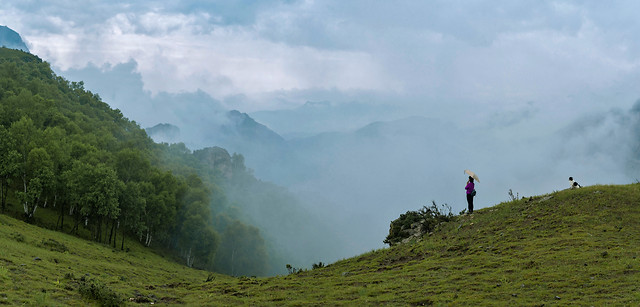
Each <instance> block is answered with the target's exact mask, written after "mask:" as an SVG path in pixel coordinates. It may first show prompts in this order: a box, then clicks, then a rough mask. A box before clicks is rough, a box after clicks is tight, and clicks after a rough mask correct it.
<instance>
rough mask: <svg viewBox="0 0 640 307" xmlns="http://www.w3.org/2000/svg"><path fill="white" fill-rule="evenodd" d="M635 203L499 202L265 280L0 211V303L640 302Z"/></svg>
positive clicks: (586, 193)
mask: <svg viewBox="0 0 640 307" xmlns="http://www.w3.org/2000/svg"><path fill="white" fill-rule="evenodd" d="M638 200H640V184H632V185H625V186H592V187H587V188H583V189H579V190H565V191H560V192H554V193H552V194H548V195H543V196H537V197H532V198H528V199H521V200H516V201H511V202H506V203H502V204H499V205H496V206H493V207H489V208H484V209H480V210H477V211H476V213H474V215H471V216H459V217H457V218H456V219H455V220H454V221H452V222H449V223H446V224H443V225H441V226H440V228H439V229H438V230H436V231H435V232H434V233H433V234H430V235H427V236H425V237H424V238H423V239H422V240H420V241H419V242H413V243H408V244H401V245H397V246H394V247H391V248H386V249H381V250H377V251H372V252H369V253H366V254H363V255H360V256H357V257H353V258H350V259H345V260H342V261H338V262H336V263H333V264H330V265H328V266H326V267H322V268H318V269H313V270H309V271H303V272H299V273H295V274H290V275H287V276H279V277H270V278H247V277H240V278H231V277H227V276H223V275H208V274H207V273H206V272H203V271H196V270H191V269H187V268H185V267H180V266H178V265H176V264H172V263H165V262H164V260H163V259H160V258H158V257H157V256H156V255H154V254H153V253H151V252H150V251H149V250H148V249H144V248H140V247H139V246H137V245H135V244H133V245H132V250H131V251H130V252H127V253H125V252H120V251H117V250H112V249H111V248H109V247H106V246H105V245H102V244H96V243H93V242H88V241H84V240H79V239H77V238H75V237H72V236H69V235H66V234H61V233H58V232H52V231H48V230H45V229H42V228H38V227H35V226H32V225H28V224H25V223H23V222H21V221H17V220H14V219H11V218H8V217H6V216H2V215H0V244H1V246H3V254H2V256H0V281H2V282H0V293H1V294H2V295H0V300H2V302H3V303H6V304H23V303H24V304H40V305H56V304H69V305H78V304H86V303H87V302H89V301H91V300H92V299H91V298H90V297H89V296H87V295H85V296H82V295H81V294H80V289H81V287H82V285H83V284H86V283H87V280H90V281H91V282H92V283H94V284H96V285H98V286H99V287H97V288H100V289H108V290H109V291H110V292H109V291H103V292H108V293H111V297H116V298H117V299H118V300H121V301H125V300H127V301H129V300H132V301H137V302H156V303H172V304H181V303H183V304H190V305H239V304H243V305H258V306H269V305H271V306H282V305H332V306H336V305H337V306H340V305H350V306H353V305H380V304H390V305H414V306H420V305H460V306H469V305H480V306H496V305H497V306H534V305H535V306H542V305H556V304H559V305H587V306H606V305H618V306H625V305H626V306H629V305H638V304H639V303H640V294H639V293H638V284H639V282H640V258H638V256H639V255H640V246H639V245H638V244H637V238H639V237H640V206H638V204H639V201H638ZM65 248H66V250H65ZM87 260H89V261H87ZM320 266H322V265H320ZM141 268H144V269H141ZM207 277H208V278H207ZM83 280H84V281H83ZM207 280H208V281H207ZM100 285H102V286H100Z"/></svg>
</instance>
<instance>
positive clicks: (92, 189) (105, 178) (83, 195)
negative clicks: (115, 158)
mask: <svg viewBox="0 0 640 307" xmlns="http://www.w3.org/2000/svg"><path fill="white" fill-rule="evenodd" d="M65 177H66V178H67V184H68V189H69V191H70V198H71V199H72V201H73V202H75V203H76V204H78V206H79V217H81V218H84V219H85V221H89V220H91V224H92V235H93V239H94V240H96V241H102V222H103V220H104V219H105V218H106V219H108V220H115V219H117V218H118V216H119V214H120V208H119V206H118V197H119V193H120V192H121V191H122V190H123V189H124V187H123V186H124V184H123V183H122V181H120V180H118V177H117V176H116V172H115V171H114V170H113V169H111V168H109V167H108V166H107V165H105V164H98V165H95V166H93V165H90V164H87V163H83V162H80V161H76V162H74V164H73V167H72V168H71V170H69V171H68V172H67V173H66V176H65ZM78 224H79V220H78V218H76V225H75V226H74V229H75V230H77V227H78Z"/></svg>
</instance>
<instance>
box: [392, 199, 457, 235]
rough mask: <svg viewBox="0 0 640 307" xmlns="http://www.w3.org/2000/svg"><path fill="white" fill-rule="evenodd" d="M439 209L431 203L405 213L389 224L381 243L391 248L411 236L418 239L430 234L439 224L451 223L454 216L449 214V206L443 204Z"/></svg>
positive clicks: (434, 203)
mask: <svg viewBox="0 0 640 307" xmlns="http://www.w3.org/2000/svg"><path fill="white" fill-rule="evenodd" d="M441 207H442V209H439V208H438V205H436V202H435V201H433V202H432V204H431V206H429V207H427V206H423V207H422V208H421V209H420V210H418V211H407V213H405V214H401V215H400V217H399V218H397V219H396V220H394V221H392V222H391V225H390V227H389V235H388V236H387V238H386V239H385V240H384V241H383V242H384V243H386V244H389V245H390V246H393V245H395V244H398V243H401V242H402V241H403V240H405V239H407V238H409V237H411V236H416V237H418V236H422V235H424V234H426V233H429V232H432V231H434V230H435V229H436V227H437V226H438V225H439V224H440V223H443V222H448V221H451V220H452V219H453V216H454V215H453V213H451V206H449V205H447V204H444V205H442V206H441Z"/></svg>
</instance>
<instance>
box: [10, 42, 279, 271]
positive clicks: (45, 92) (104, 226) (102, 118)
mask: <svg viewBox="0 0 640 307" xmlns="http://www.w3.org/2000/svg"><path fill="white" fill-rule="evenodd" d="M131 103H135V102H131ZM224 153H226V151H224ZM227 155H228V153H227ZM167 157H171V158H170V159H168V158H167ZM226 160H228V161H227V165H226V168H228V169H229V173H228V174H223V173H221V172H220V171H216V170H211V171H210V172H209V173H210V174H211V175H210V176H202V174H200V173H199V172H201V171H200V169H201V168H202V164H201V162H199V161H200V160H199V158H198V157H197V155H196V153H194V152H191V151H190V150H189V149H187V148H186V147H185V146H184V144H156V143H154V142H153V141H152V140H151V139H150V138H149V137H148V136H147V134H146V133H145V131H144V130H143V129H141V128H140V127H139V125H138V124H137V123H135V122H134V121H131V120H129V119H127V118H125V117H124V116H123V114H122V113H121V112H120V111H119V110H117V109H112V108H110V107H109V106H108V105H107V104H106V103H105V102H103V101H102V100H101V98H100V97H99V95H97V94H94V93H91V92H90V91H87V90H86V89H85V88H84V84H83V83H82V82H70V81H68V80H66V79H64V78H62V77H60V76H57V75H56V74H55V73H54V72H53V71H52V70H51V68H50V66H49V64H48V63H46V62H44V61H42V60H41V59H39V58H38V57H36V56H34V55H31V54H28V53H25V52H22V51H19V50H12V49H6V48H0V161H1V163H0V205H1V207H0V210H2V212H3V213H5V212H6V211H8V209H9V208H17V210H19V212H20V215H21V216H22V217H23V218H24V219H25V220H26V221H28V222H31V223H41V224H46V225H52V227H53V228H56V229H57V230H60V231H65V232H70V233H74V234H77V235H82V236H86V237H88V238H89V239H91V240H95V241H98V242H103V243H105V244H109V245H111V246H113V247H114V248H119V249H121V250H125V249H126V240H125V239H129V240H130V239H133V240H138V241H139V242H140V243H142V244H144V245H145V246H148V247H152V248H157V249H161V250H163V251H167V252H168V253H170V254H171V255H173V256H175V257H177V258H179V259H181V261H183V262H184V263H185V264H186V265H188V266H192V267H197V268H202V269H208V270H215V271H218V272H222V273H228V274H234V275H263V274H265V273H266V272H267V270H268V260H267V258H268V254H267V251H266V245H265V240H264V239H263V237H262V236H261V234H260V231H259V230H258V229H257V228H256V227H253V226H251V225H248V224H246V223H244V222H242V220H241V219H240V218H239V217H238V216H240V215H241V214H240V213H237V212H235V211H234V210H236V209H237V208H235V207H234V206H233V205H231V204H229V201H228V200H227V198H226V195H225V192H224V189H223V188H221V185H223V184H224V180H225V177H224V176H230V175H229V174H234V173H235V174H236V177H241V174H242V176H245V177H246V176H247V175H248V171H247V170H246V168H245V167H244V159H243V157H242V156H241V155H238V154H234V155H233V156H230V157H229V158H228V159H226ZM220 169H224V168H222V167H221V168H220ZM41 210H46V211H47V212H53V213H55V214H42V215H40V212H41Z"/></svg>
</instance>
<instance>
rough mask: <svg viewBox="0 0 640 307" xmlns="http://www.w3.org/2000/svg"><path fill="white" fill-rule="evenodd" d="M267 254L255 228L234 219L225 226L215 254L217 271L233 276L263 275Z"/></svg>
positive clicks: (265, 268) (265, 269)
mask: <svg viewBox="0 0 640 307" xmlns="http://www.w3.org/2000/svg"><path fill="white" fill-rule="evenodd" d="M267 258H268V254H267V249H266V245H265V242H264V239H263V238H262V237H261V236H260V232H259V230H258V229H257V228H255V227H251V226H247V225H245V224H243V223H241V222H239V221H234V222H233V223H231V224H229V225H228V226H227V229H226V230H225V231H224V233H223V235H222V242H221V244H220V248H219V249H218V253H217V254H216V259H215V264H216V269H217V270H218V271H219V272H222V273H226V274H230V275H233V276H240V275H263V274H265V272H266V271H267V263H268V259H267Z"/></svg>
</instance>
